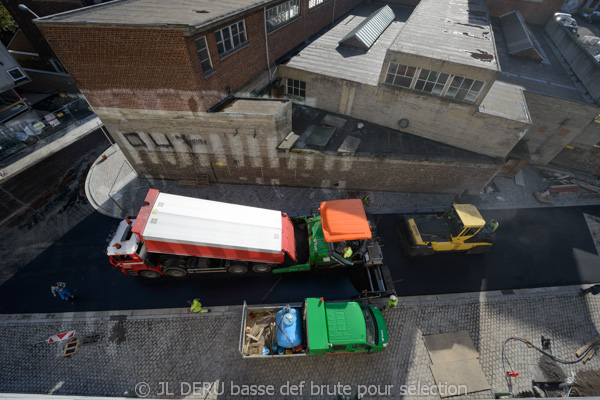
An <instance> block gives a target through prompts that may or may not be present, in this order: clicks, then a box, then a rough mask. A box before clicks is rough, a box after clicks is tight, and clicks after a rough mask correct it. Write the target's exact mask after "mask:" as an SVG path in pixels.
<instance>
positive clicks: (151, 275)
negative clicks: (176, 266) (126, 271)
mask: <svg viewBox="0 0 600 400" xmlns="http://www.w3.org/2000/svg"><path fill="white" fill-rule="evenodd" d="M138 275H139V276H141V277H142V278H146V279H156V278H160V274H159V273H158V272H156V271H152V270H150V269H145V270H143V271H140V272H138Z"/></svg>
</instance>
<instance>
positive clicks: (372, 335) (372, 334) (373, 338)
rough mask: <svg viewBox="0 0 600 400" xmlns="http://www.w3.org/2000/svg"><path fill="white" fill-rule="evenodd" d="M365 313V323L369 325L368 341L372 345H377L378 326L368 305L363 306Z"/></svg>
mask: <svg viewBox="0 0 600 400" xmlns="http://www.w3.org/2000/svg"><path fill="white" fill-rule="evenodd" d="M361 308H362V312H363V315H364V316H365V324H366V327H367V337H366V339H367V343H369V344H370V345H373V346H375V345H377V340H378V339H379V337H378V336H377V327H376V326H375V317H373V313H372V312H371V310H370V309H369V308H367V307H361Z"/></svg>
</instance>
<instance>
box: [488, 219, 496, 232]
mask: <svg viewBox="0 0 600 400" xmlns="http://www.w3.org/2000/svg"><path fill="white" fill-rule="evenodd" d="M498 225H499V224H498V221H496V220H495V219H491V220H489V221H488V223H487V224H485V229H487V230H488V231H490V232H496V229H498Z"/></svg>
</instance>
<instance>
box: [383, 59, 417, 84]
mask: <svg viewBox="0 0 600 400" xmlns="http://www.w3.org/2000/svg"><path fill="white" fill-rule="evenodd" d="M415 71H416V68H414V67H409V66H407V65H402V64H396V63H390V65H389V66H388V72H387V75H386V77H385V83H389V84H390V85H394V86H400V87H405V88H410V85H411V83H412V80H413V77H414V76H415Z"/></svg>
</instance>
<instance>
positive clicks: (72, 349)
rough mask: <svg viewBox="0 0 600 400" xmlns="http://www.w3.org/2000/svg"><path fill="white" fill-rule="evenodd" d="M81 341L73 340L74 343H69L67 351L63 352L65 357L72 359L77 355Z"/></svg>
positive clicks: (66, 347) (66, 345)
mask: <svg viewBox="0 0 600 400" xmlns="http://www.w3.org/2000/svg"><path fill="white" fill-rule="evenodd" d="M79 344H80V342H79V340H73V341H72V342H68V343H67V344H65V350H64V351H63V357H70V356H74V355H75V354H77V352H78V351H79Z"/></svg>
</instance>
